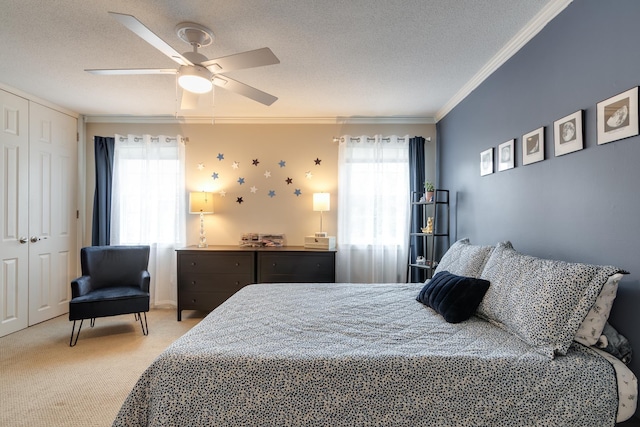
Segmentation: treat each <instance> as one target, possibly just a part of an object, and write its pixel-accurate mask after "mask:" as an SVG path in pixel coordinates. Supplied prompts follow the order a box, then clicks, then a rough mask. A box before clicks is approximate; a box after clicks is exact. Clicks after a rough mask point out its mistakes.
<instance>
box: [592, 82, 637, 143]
mask: <svg viewBox="0 0 640 427" xmlns="http://www.w3.org/2000/svg"><path fill="white" fill-rule="evenodd" d="M596 117H597V119H596V123H597V128H598V145H602V144H607V143H609V142H613V141H617V140H619V139H624V138H629V137H631V136H636V135H638V86H636V87H633V88H631V89H629V90H626V91H624V92H622V93H619V94H618V95H615V96H612V97H611V98H609V99H605V100H604V101H600V102H598V104H597V105H596Z"/></svg>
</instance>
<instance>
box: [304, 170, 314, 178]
mask: <svg viewBox="0 0 640 427" xmlns="http://www.w3.org/2000/svg"><path fill="white" fill-rule="evenodd" d="M304 175H305V176H306V177H307V179H311V178H313V175H312V174H311V171H307V173H305V174H304Z"/></svg>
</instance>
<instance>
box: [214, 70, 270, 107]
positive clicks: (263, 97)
mask: <svg viewBox="0 0 640 427" xmlns="http://www.w3.org/2000/svg"><path fill="white" fill-rule="evenodd" d="M213 84H214V85H216V86H218V87H221V88H224V89H227V90H230V91H231V92H235V93H239V94H240V95H244V96H246V97H247V98H250V99H253V100H254V101H257V102H259V103H261V104H264V105H267V106H268V105H271V104H273V103H274V102H276V101H277V100H278V98H277V97H275V96H273V95H269V94H268V93H266V92H263V91H261V90H258V89H256V88H254V87H251V86H248V85H246V84H244V83H240V82H239V81H237V80H233V79H230V78H229V77H227V76H214V77H213Z"/></svg>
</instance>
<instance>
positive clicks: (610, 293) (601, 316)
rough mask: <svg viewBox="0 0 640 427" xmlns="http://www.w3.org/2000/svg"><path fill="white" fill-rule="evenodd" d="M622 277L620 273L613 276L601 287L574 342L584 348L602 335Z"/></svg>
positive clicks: (593, 343)
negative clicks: (582, 345)
mask: <svg viewBox="0 0 640 427" xmlns="http://www.w3.org/2000/svg"><path fill="white" fill-rule="evenodd" d="M622 276H623V275H622V273H617V274H614V275H613V276H611V277H609V279H608V280H607V283H605V284H604V286H603V287H602V291H601V292H600V294H599V295H598V298H596V302H595V304H593V307H591V310H589V313H588V314H587V317H585V318H584V320H583V321H582V323H581V324H580V328H578V332H577V333H576V338H575V340H576V341H578V342H579V343H580V344H584V345H586V346H591V345H595V344H596V342H597V341H598V339H599V338H600V335H602V331H603V330H604V325H605V324H606V323H607V320H608V319H609V314H610V313H611V307H612V306H613V300H614V299H616V294H617V293H618V282H620V279H622Z"/></svg>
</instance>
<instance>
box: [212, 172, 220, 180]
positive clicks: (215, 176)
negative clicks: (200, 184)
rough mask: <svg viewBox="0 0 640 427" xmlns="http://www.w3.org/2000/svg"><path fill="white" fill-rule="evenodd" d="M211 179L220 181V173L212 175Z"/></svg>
mask: <svg viewBox="0 0 640 427" xmlns="http://www.w3.org/2000/svg"><path fill="white" fill-rule="evenodd" d="M211 178H213V179H218V178H220V175H218V172H214V173H212V174H211Z"/></svg>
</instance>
